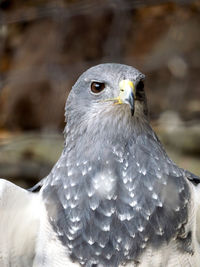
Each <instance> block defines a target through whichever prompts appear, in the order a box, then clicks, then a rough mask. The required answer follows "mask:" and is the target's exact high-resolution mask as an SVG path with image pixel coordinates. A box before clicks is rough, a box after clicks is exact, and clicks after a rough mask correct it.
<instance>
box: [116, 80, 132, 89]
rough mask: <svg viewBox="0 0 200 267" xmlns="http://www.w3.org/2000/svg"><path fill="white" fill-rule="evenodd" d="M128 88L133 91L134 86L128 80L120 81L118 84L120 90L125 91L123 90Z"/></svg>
mask: <svg viewBox="0 0 200 267" xmlns="http://www.w3.org/2000/svg"><path fill="white" fill-rule="evenodd" d="M129 86H130V87H131V88H132V89H133V90H134V88H135V86H134V84H133V82H131V81H130V80H122V81H120V83H119V88H120V90H125V88H126V87H129Z"/></svg>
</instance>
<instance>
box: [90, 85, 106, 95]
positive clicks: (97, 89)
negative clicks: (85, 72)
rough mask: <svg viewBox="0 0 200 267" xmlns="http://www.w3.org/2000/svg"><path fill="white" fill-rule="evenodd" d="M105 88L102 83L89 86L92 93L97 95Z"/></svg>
mask: <svg viewBox="0 0 200 267" xmlns="http://www.w3.org/2000/svg"><path fill="white" fill-rule="evenodd" d="M104 88H105V84H104V83H98V82H93V83H92V84H91V90H92V92H93V93H99V92H101V91H102V90H103V89H104Z"/></svg>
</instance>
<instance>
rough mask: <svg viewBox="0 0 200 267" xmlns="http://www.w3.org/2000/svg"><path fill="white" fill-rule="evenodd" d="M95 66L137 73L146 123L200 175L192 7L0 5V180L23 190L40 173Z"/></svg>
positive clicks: (199, 36) (77, 1) (97, 1)
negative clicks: (82, 79) (71, 101)
mask: <svg viewBox="0 0 200 267" xmlns="http://www.w3.org/2000/svg"><path fill="white" fill-rule="evenodd" d="M102 62H120V63H125V64H129V65H132V66H134V67H136V68H138V69H139V70H141V71H142V72H143V73H145V74H146V76H147V78H146V85H145V87H146V92H147V95H148V100H149V101H148V102H149V110H150V119H151V122H152V125H153V127H154V128H155V130H156V132H157V133H158V135H159V137H160V139H161V140H162V142H163V143H164V144H165V147H166V149H167V151H168V153H169V154H170V156H171V157H172V158H173V159H174V160H175V162H177V163H178V164H179V165H180V166H181V167H184V168H188V169H190V170H191V171H193V172H195V173H196V174H198V175H200V1H192V0H176V1H175V0H174V1H170V2H169V1H164V0H163V1H162V0H160V1H158V0H157V1H153V0H110V1H109V0H107V1H106V0H105V1H104V0H82V1H81V0H57V1H43V0H32V1H29V0H24V1H22V0H13V1H11V0H0V177H4V178H6V179H10V180H11V181H14V182H15V183H18V184H20V185H22V186H24V187H29V186H31V185H33V184H34V183H36V182H37V181H38V180H40V179H41V178H42V177H44V176H45V175H47V174H48V172H49V171H50V169H51V168H52V166H53V164H54V163H55V162H56V160H57V159H58V157H59V155H60V152H61V151H62V147H63V137H62V131H63V128H64V115H63V114H64V104H65V100H66V97H67V94H68V93H69V90H70V88H71V86H72V84H73V83H74V81H75V80H76V79H77V78H78V76H79V75H80V74H81V73H82V72H83V71H84V70H86V69H87V68H88V67H90V66H93V65H95V64H99V63H102Z"/></svg>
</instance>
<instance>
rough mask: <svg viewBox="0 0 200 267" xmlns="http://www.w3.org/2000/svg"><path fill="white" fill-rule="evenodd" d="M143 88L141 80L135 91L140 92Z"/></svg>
mask: <svg viewBox="0 0 200 267" xmlns="http://www.w3.org/2000/svg"><path fill="white" fill-rule="evenodd" d="M143 90H144V83H143V81H139V83H138V84H137V86H136V92H141V91H143Z"/></svg>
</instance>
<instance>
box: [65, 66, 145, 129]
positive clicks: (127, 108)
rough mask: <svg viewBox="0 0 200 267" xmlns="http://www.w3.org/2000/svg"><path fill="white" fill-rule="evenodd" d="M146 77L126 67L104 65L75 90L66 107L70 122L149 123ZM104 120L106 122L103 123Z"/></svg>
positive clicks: (90, 72) (92, 70)
mask: <svg viewBox="0 0 200 267" xmlns="http://www.w3.org/2000/svg"><path fill="white" fill-rule="evenodd" d="M144 78H145V76H144V75H143V74H142V73H141V72H139V71H138V70H137V69H135V68H133V67H131V66H127V65H122V64H113V63H112V64H111V63H107V64H100V65H97V66H94V67H92V68H90V69H88V70H87V71H86V72H84V73H83V74H82V75H81V76H80V77H79V79H78V80H77V82H76V83H75V85H74V86H73V88H72V90H71V92H70V94H69V97H68V101H67V105H66V118H67V121H68V122H69V121H70V120H71V119H72V117H73V121H74V120H76V121H77V120H80V121H81V120H84V121H87V122H88V124H89V122H91V124H93V125H95V121H96V122H97V121H98V120H101V123H102V121H104V122H105V124H110V125H111V124H112V122H113V121H116V122H117V123H119V121H122V120H123V121H126V122H125V123H127V119H128V121H134V119H135V118H137V119H138V118H140V119H141V120H142V119H146V117H147V105H146V97H145V92H144V83H143V82H144ZM103 118H104V120H103Z"/></svg>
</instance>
